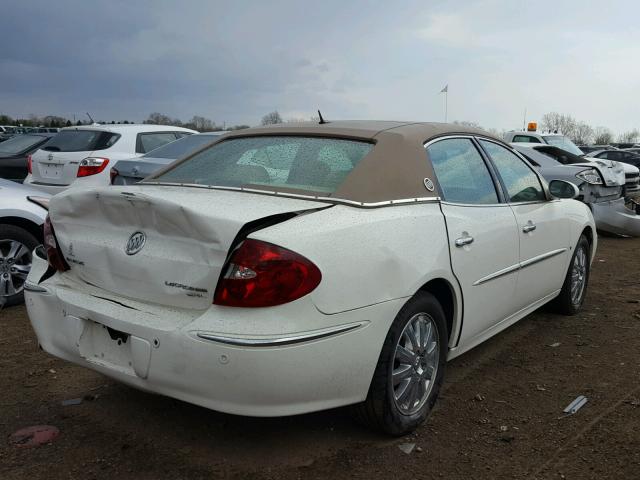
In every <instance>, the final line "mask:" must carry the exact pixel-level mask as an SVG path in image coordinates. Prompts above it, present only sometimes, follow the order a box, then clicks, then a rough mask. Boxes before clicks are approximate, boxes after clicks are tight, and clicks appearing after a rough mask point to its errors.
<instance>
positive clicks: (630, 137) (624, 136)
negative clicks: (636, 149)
mask: <svg viewBox="0 0 640 480" xmlns="http://www.w3.org/2000/svg"><path fill="white" fill-rule="evenodd" d="M638 137H640V132H639V131H638V129H637V128H634V129H633V130H629V131H628V132H623V133H621V134H620V135H618V142H620V143H636V142H637V141H638Z"/></svg>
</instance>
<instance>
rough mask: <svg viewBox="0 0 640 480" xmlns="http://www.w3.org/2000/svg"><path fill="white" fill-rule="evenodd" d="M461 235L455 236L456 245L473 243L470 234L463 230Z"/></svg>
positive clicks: (461, 245) (462, 245)
mask: <svg viewBox="0 0 640 480" xmlns="http://www.w3.org/2000/svg"><path fill="white" fill-rule="evenodd" d="M463 235H464V236H463V237H460V238H456V241H455V244H456V247H464V246H465V245H469V244H471V243H473V237H472V236H471V235H469V234H468V233H466V232H463Z"/></svg>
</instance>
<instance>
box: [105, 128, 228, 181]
mask: <svg viewBox="0 0 640 480" xmlns="http://www.w3.org/2000/svg"><path fill="white" fill-rule="evenodd" d="M224 133H225V132H223V131H220V132H206V133H197V134H194V135H189V136H187V137H183V138H181V139H179V140H176V141H175V142H171V143H167V144H166V145H163V146H161V147H158V148H156V149H155V150H151V151H150V152H149V153H147V154H146V155H143V156H141V157H137V158H132V159H131V160H120V161H119V162H118V163H116V164H115V165H114V166H113V167H112V168H111V184H112V185H131V184H133V183H138V182H139V181H140V180H142V179H144V178H146V177H148V176H149V175H151V174H152V173H154V172H156V171H158V170H160V169H161V168H162V167H165V166H167V165H169V164H170V163H171V162H174V161H175V160H177V159H178V158H183V157H186V156H187V155H191V154H192V153H195V152H196V151H198V150H200V149H201V148H202V147H204V146H205V145H207V144H209V143H211V142H213V141H214V140H217V139H218V137H219V136H220V135H223V134H224Z"/></svg>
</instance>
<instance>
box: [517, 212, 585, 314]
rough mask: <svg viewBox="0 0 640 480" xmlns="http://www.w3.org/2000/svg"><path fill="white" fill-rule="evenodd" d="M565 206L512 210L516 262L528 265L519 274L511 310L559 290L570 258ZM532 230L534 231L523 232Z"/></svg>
mask: <svg viewBox="0 0 640 480" xmlns="http://www.w3.org/2000/svg"><path fill="white" fill-rule="evenodd" d="M564 203H566V201H565V202H561V201H558V200H552V201H548V202H536V203H525V204H520V205H518V204H516V205H513V206H512V209H513V211H514V213H515V216H516V220H517V222H518V233H519V238H520V262H521V263H525V262H530V263H531V265H529V266H527V268H523V269H521V270H520V272H519V274H518V287H517V292H516V302H517V303H516V305H515V307H516V308H515V310H520V309H521V308H525V307H527V306H528V305H530V304H531V299H532V298H534V299H540V298H544V297H546V296H547V295H550V294H552V293H553V292H556V291H558V290H560V288H561V287H562V282H563V281H564V277H565V274H566V273H567V265H568V264H569V259H570V258H571V256H570V255H569V253H573V252H569V247H570V246H571V245H575V243H577V242H576V241H574V242H573V243H571V240H572V239H571V237H570V234H571V230H570V228H571V225H570V223H569V222H567V218H566V207H565V206H564V205H563V204H564ZM531 227H535V229H534V230H531V231H529V232H525V230H528V229H530V228H531Z"/></svg>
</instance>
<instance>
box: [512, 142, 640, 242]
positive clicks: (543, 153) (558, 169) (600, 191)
mask: <svg viewBox="0 0 640 480" xmlns="http://www.w3.org/2000/svg"><path fill="white" fill-rule="evenodd" d="M511 146H512V147H513V148H514V149H515V150H516V151H518V152H519V153H520V154H521V155H523V156H524V157H525V158H526V159H527V160H529V162H530V163H531V164H532V165H533V166H534V167H536V168H537V169H538V170H539V171H540V173H541V174H542V176H543V177H544V178H545V179H546V180H547V181H548V182H550V181H551V180H565V181H568V182H572V183H574V184H575V185H576V186H577V187H578V189H579V190H580V196H579V197H578V200H580V201H582V202H584V203H586V204H587V205H589V207H590V209H591V212H592V213H593V218H594V219H595V221H596V227H597V228H598V230H601V231H604V232H609V233H614V234H617V235H629V236H633V237H637V236H640V215H637V214H636V213H635V212H634V211H633V210H630V209H629V208H627V207H626V206H625V198H624V197H625V194H627V193H628V192H627V190H628V187H629V185H628V177H626V168H625V167H624V165H623V164H621V163H618V162H612V161H610V160H604V159H596V158H591V159H590V158H585V157H579V156H577V155H573V154H572V153H569V152H567V151H565V150H562V149H560V148H558V147H554V146H551V145H543V144H531V143H528V144H525V143H512V144H511Z"/></svg>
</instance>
